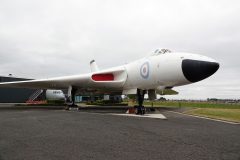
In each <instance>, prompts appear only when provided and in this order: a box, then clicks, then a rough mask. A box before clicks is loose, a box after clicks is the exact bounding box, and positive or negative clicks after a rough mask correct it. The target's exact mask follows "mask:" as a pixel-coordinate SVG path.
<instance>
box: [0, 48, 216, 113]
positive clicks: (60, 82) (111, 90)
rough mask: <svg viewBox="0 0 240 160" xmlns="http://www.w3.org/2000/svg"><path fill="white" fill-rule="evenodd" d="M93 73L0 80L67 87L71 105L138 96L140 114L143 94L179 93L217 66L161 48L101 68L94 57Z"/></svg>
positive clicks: (27, 85) (21, 85)
mask: <svg viewBox="0 0 240 160" xmlns="http://www.w3.org/2000/svg"><path fill="white" fill-rule="evenodd" d="M90 67H91V73H87V74H80V75H74V76H65V77H57V78H49V79H39V80H30V81H20V82H19V81H18V82H6V83H0V87H16V88H34V89H37V88H39V89H68V94H67V96H68V98H67V99H68V104H69V105H74V104H75V102H74V98H73V97H74V96H75V95H76V94H86V93H91V94H116V95H136V96H137V100H138V106H137V108H138V113H140V114H141V113H144V111H145V109H144V106H143V101H144V95H145V94H146V93H147V94H148V96H149V98H150V99H151V100H153V99H156V97H157V96H156V95H157V94H168V93H170V94H171V93H177V92H175V91H173V90H172V88H173V87H177V86H182V85H187V84H191V83H195V82H198V81H201V80H203V79H205V78H207V77H209V76H211V75H212V74H214V73H215V72H216V71H217V70H218V68H219V63H218V62H217V61H216V60H214V59H212V58H209V57H206V56H202V55H198V54H191V53H182V52H171V51H169V50H167V49H158V50H156V51H155V52H154V53H153V54H151V55H150V56H147V57H144V58H142V59H139V60H136V61H134V62H131V63H128V64H125V65H122V66H118V67H114V68H110V69H105V70H100V69H99V68H98V66H97V64H96V62H95V61H94V60H93V61H91V62H90Z"/></svg>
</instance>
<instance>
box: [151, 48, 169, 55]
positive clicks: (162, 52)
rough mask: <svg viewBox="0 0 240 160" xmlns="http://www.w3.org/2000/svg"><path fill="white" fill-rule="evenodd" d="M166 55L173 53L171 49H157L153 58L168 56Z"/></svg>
mask: <svg viewBox="0 0 240 160" xmlns="http://www.w3.org/2000/svg"><path fill="white" fill-rule="evenodd" d="M166 53H171V51H170V50H169V49H157V50H155V52H154V53H153V54H152V56H157V55H160V54H166Z"/></svg>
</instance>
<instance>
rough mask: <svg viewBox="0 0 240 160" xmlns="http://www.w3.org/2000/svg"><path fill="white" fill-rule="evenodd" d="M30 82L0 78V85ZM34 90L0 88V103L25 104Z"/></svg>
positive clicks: (23, 79) (10, 77)
mask: <svg viewBox="0 0 240 160" xmlns="http://www.w3.org/2000/svg"><path fill="white" fill-rule="evenodd" d="M25 80H31V79H26V78H16V77H12V76H8V77H5V76H0V83H2V82H13V81H25ZM35 91H36V89H24V88H0V103H25V102H26V101H27V100H28V99H29V97H30V96H31V95H32V94H33V93H34V92H35Z"/></svg>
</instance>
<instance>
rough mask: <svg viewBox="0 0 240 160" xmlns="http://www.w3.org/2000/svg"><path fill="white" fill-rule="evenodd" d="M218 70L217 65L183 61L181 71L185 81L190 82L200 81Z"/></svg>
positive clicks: (188, 60) (214, 63)
mask: <svg viewBox="0 0 240 160" xmlns="http://www.w3.org/2000/svg"><path fill="white" fill-rule="evenodd" d="M218 68H219V63H216V62H208V61H199V60H191V59H184V60H183V61H182V71H183V74H184V76H185V77H186V79H187V80H188V81H190V82H198V81H201V80H203V79H205V78H207V77H209V76H211V75H212V74H214V73H215V72H216V71H217V70H218Z"/></svg>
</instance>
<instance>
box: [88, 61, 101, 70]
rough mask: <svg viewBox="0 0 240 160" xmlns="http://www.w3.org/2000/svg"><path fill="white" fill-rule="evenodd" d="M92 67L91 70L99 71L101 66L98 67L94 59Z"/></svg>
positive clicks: (91, 63)
mask: <svg viewBox="0 0 240 160" xmlns="http://www.w3.org/2000/svg"><path fill="white" fill-rule="evenodd" d="M90 68H91V72H97V71H99V68H98V66H97V63H96V62H95V60H92V61H91V62H90Z"/></svg>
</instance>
